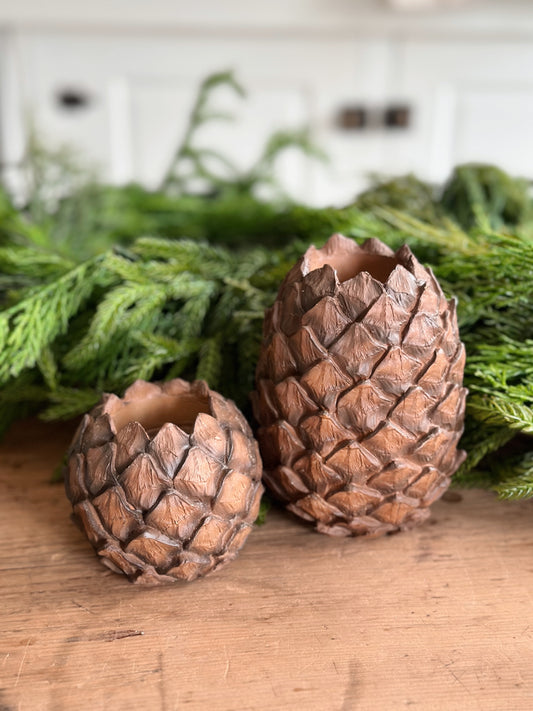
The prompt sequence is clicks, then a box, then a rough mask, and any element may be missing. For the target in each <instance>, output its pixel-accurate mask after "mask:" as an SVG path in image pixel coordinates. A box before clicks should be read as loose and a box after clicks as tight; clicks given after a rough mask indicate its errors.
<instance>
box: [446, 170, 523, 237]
mask: <svg viewBox="0 0 533 711" xmlns="http://www.w3.org/2000/svg"><path fill="white" fill-rule="evenodd" d="M530 188H531V183H530V181H528V180H525V179H523V178H514V177H511V176H510V175H508V174H507V173H505V172H504V171H503V170H501V169H500V168H497V167H496V166H493V165H483V164H476V163H468V164H466V165H460V166H458V167H457V168H456V169H455V170H454V171H453V173H452V175H451V177H450V179H449V180H448V182H447V183H446V185H445V186H444V190H443V193H442V198H441V200H440V203H441V205H442V208H443V209H444V210H445V211H446V212H447V213H448V214H449V215H450V216H451V217H453V219H454V220H456V221H457V222H458V223H459V224H460V225H462V226H463V227H464V228H466V229H468V228H470V227H474V226H475V225H477V224H479V223H480V222H481V223H483V222H484V223H485V224H486V225H488V226H489V227H491V228H492V229H502V228H503V227H505V226H510V227H516V226H518V225H523V226H524V225H526V224H527V223H529V222H531V221H533V209H532V208H533V205H532V202H531V194H530V193H531V191H530Z"/></svg>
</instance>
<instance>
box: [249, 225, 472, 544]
mask: <svg viewBox="0 0 533 711" xmlns="http://www.w3.org/2000/svg"><path fill="white" fill-rule="evenodd" d="M263 336H264V340H263V345H262V351H261V355H260V359H259V363H258V367H257V379H256V383H257V391H256V392H255V393H254V396H253V403H254V412H255V416H256V419H257V420H258V422H259V425H260V426H259V429H258V433H257V436H258V439H259V444H260V450H261V454H262V457H263V462H264V468H265V471H264V475H263V479H264V481H265V483H266V485H267V487H268V488H269V489H270V491H271V492H272V493H273V494H274V495H275V496H276V497H277V498H278V499H280V500H281V501H282V502H284V503H285V504H286V506H287V508H288V509H289V510H290V511H291V512H293V513H294V514H296V515H298V516H300V517H301V518H303V519H305V520H307V521H311V522H313V523H314V524H315V525H316V528H317V530H318V531H320V532H322V533H327V534H330V535H338V536H348V535H354V536H355V535H367V536H375V535H380V534H384V533H391V532H394V531H397V530H401V529H405V528H409V527H411V526H414V525H416V524H418V523H420V522H422V521H424V520H425V519H426V518H427V517H428V515H429V509H428V507H429V505H430V504H431V503H432V502H433V501H435V500H436V499H438V498H439V497H440V496H441V495H442V494H443V493H444V491H445V490H446V488H447V487H448V485H449V483H450V479H451V476H452V474H453V473H454V472H455V471H456V469H457V467H458V466H459V465H460V463H461V462H462V461H463V459H464V457H465V453H464V452H462V451H458V450H457V443H458V441H459V439H460V437H461V434H462V431H463V420H464V410H465V397H466V392H467V391H466V389H465V388H463V387H462V381H463V371H464V361H465V351H464V346H463V344H462V343H461V342H460V340H459V334H458V328H457V317H456V312H455V301H453V300H450V301H447V300H446V298H445V297H444V294H443V292H442V289H441V288H440V286H439V284H438V282H437V280H436V279H435V277H434V275H433V273H432V272H431V270H430V269H426V268H424V267H423V266H422V265H421V264H420V263H419V262H418V261H417V260H416V258H415V257H414V256H413V254H412V252H411V251H410V249H409V248H408V247H407V246H403V247H401V248H400V249H399V250H398V251H397V252H393V251H392V250H391V249H390V248H389V247H387V246H386V245H385V244H383V243H382V242H380V241H379V240H375V239H370V240H367V241H366V242H365V243H364V244H363V245H362V246H358V245H357V244H356V243H355V242H353V241H352V240H350V239H347V238H345V237H343V236H342V235H333V236H332V237H331V238H330V239H329V241H328V242H327V243H326V245H325V246H324V247H323V248H321V249H316V248H315V247H310V248H309V249H308V250H307V252H306V253H305V254H304V256H303V257H302V258H301V259H300V261H299V262H298V263H297V264H296V265H295V266H294V267H293V268H292V270H291V271H290V272H289V274H288V275H287V277H286V278H285V281H284V282H283V284H282V286H281V287H280V290H279V293H278V296H277V299H276V301H275V303H274V306H273V307H272V308H271V309H269V310H268V311H267V314H266V316H265V322H264V332H263Z"/></svg>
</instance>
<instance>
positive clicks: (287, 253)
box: [0, 73, 533, 498]
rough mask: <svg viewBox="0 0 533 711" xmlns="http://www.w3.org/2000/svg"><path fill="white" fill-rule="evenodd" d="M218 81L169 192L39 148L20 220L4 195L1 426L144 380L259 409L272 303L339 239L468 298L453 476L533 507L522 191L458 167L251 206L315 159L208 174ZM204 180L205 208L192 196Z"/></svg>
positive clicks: (531, 310)
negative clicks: (313, 203)
mask: <svg viewBox="0 0 533 711" xmlns="http://www.w3.org/2000/svg"><path fill="white" fill-rule="evenodd" d="M223 85H227V86H229V87H230V88H231V89H232V90H233V91H236V92H237V93H240V92H241V89H240V87H239V85H238V84H237V83H236V82H235V80H234V78H233V77H232V75H231V74H229V73H223V74H219V75H214V76H213V77H210V78H208V79H207V80H206V81H205V82H204V84H203V85H202V87H201V89H200V92H199V95H198V99H197V101H196V103H195V106H194V107H193V112H192V114H191V119H190V122H189V126H188V129H187V131H186V133H185V136H184V138H183V141H182V143H181V144H180V147H179V148H178V150H177V152H176V156H175V158H174V160H173V161H172V162H171V165H170V166H169V171H168V174H167V176H166V178H165V181H164V185H163V188H164V189H162V190H158V191H148V190H145V189H144V188H142V187H141V186H139V185H127V186H123V187H111V186H106V185H101V184H98V183H97V182H95V181H92V180H87V178H86V176H85V178H84V177H83V175H82V174H81V173H80V171H79V170H78V169H77V168H76V166H75V164H74V163H73V161H72V160H71V157H70V156H69V155H66V154H64V153H61V154H55V155H53V156H52V160H51V157H50V154H49V153H48V154H47V153H46V152H45V151H43V150H42V148H41V147H39V146H38V145H34V155H33V156H32V157H30V158H31V159H30V160H29V163H28V171H29V175H30V176H31V179H30V180H29V188H30V189H29V193H28V200H27V204H26V205H25V207H24V208H22V209H20V210H19V209H17V208H16V207H15V206H14V201H13V200H12V199H11V198H10V196H9V195H8V193H7V192H6V191H2V190H0V345H1V348H0V430H4V429H5V428H6V427H7V426H8V425H9V424H10V422H12V420H13V419H14V418H15V417H18V416H22V415H24V414H27V413H31V412H39V413H40V415H41V416H42V417H43V418H45V419H61V418H68V417H72V416H74V415H78V414H80V413H82V412H85V411H86V410H87V409H89V408H90V407H91V406H92V405H93V404H94V403H95V402H96V401H97V400H98V399H99V397H100V394H101V392H102V390H107V391H112V392H117V393H120V392H121V391H123V390H124V389H125V388H126V387H127V386H128V385H129V384H130V383H131V382H132V381H133V380H135V379H136V378H145V379H165V378H171V377H177V376H181V377H185V378H190V379H192V378H195V377H200V378H205V379H206V380H207V381H208V382H209V384H210V386H211V387H213V388H216V389H218V390H220V392H222V393H223V394H224V395H226V396H229V397H232V398H234V399H235V400H236V401H237V403H238V404H239V405H240V406H241V407H242V408H244V411H245V412H246V413H248V414H249V406H248V395H249V392H250V390H251V389H252V388H253V378H254V370H255V364H256V361H257V356H258V351H259V346H260V340H261V329H262V320H263V314H264V310H265V308H266V307H268V306H269V305H270V304H271V303H272V301H273V299H274V297H275V294H276V292H277V290H278V287H279V285H280V282H281V280H282V279H283V277H284V275H285V273H286V272H287V270H288V269H289V268H290V266H291V265H292V264H293V263H294V261H295V260H296V259H297V258H298V257H299V256H300V255H301V253H302V252H303V251H304V250H305V248H306V247H307V246H308V245H309V244H311V243H314V244H317V245H319V244H321V243H322V242H324V241H325V240H326V239H327V238H328V237H329V236H330V235H331V234H332V233H333V232H343V233H344V234H346V235H348V236H350V237H353V238H354V239H357V240H364V239H367V238H368V237H377V238H379V239H381V240H383V241H385V242H387V243H388V244H389V245H391V246H392V247H394V248H396V247H399V246H400V245H401V244H402V243H404V242H407V243H409V244H410V246H411V247H412V248H413V249H414V250H415V252H416V254H417V256H418V257H419V258H420V259H421V260H422V261H425V262H426V263H428V264H430V265H431V266H432V268H433V269H434V271H435V273H436V275H437V277H438V278H439V280H440V282H441V283H442V284H443V287H444V288H445V290H446V291H447V293H448V294H449V295H450V296H452V295H453V296H456V297H457V298H458V316H459V322H460V328H461V335H462V338H463V340H464V342H465V345H466V349H467V364H466V371H465V384H466V385H467V387H468V388H469V390H470V397H469V399H468V403H467V419H466V431H465V435H464V438H463V441H462V442H463V446H464V447H465V449H466V450H467V451H468V458H467V460H466V462H465V463H464V465H463V466H462V467H461V470H460V472H459V473H458V476H457V481H458V482H459V483H461V484H462V485H483V486H487V487H491V488H495V489H496V490H497V491H498V493H499V494H500V496H502V497H503V498H519V497H524V496H531V495H533V483H532V482H533V473H532V470H533V464H532V462H533V446H532V443H533V440H532V438H531V435H532V434H533V239H532V237H533V231H532V226H533V219H532V218H531V216H532V214H533V212H532V210H533V208H532V201H531V198H530V195H529V186H528V185H527V183H526V182H525V181H523V180H517V179H514V178H511V177H510V176H507V175H506V174H505V173H503V172H502V171H500V170H499V169H497V168H494V167H491V166H462V167H461V166H460V167H458V168H457V169H456V170H455V171H454V174H453V176H452V178H451V179H450V181H449V182H448V184H447V185H446V187H445V189H444V190H442V189H439V187H438V186H431V185H427V184H426V183H423V182H422V181H420V180H418V179H416V178H415V177H413V176H405V177H400V178H396V179H393V180H388V181H384V182H381V183H377V184H375V185H374V187H373V188H372V189H371V190H369V191H366V192H365V193H363V194H362V195H361V196H360V197H359V198H358V200H357V201H356V203H355V204H353V205H349V206H347V207H345V208H341V209H337V208H313V207H309V206H305V205H297V204H293V203H291V202H290V201H288V200H286V199H285V200H283V199H278V200H277V201H265V200H259V199H258V198H257V197H256V189H257V188H258V186H259V187H260V186H265V185H272V166H273V164H274V161H275V160H276V158H277V156H278V155H279V153H280V152H281V151H283V150H286V149H287V148H290V147H297V148H298V149H303V150H305V151H306V152H307V153H310V154H314V153H316V150H315V148H314V147H313V145H312V143H311V142H310V141H309V136H308V134H307V133H306V132H305V131H302V132H296V133H294V132H281V133H278V134H275V135H274V136H273V137H272V138H271V139H270V141H269V142H268V143H267V145H266V146H265V149H264V151H263V153H262V156H260V158H259V160H258V162H257V164H256V165H255V166H253V167H252V168H251V169H250V170H249V171H247V172H245V173H239V172H238V171H236V170H232V168H231V166H230V164H229V162H228V161H225V160H224V159H223V158H221V159H220V160H219V162H218V165H219V167H220V166H223V167H224V170H225V172H224V171H222V172H216V173H215V172H214V171H212V169H211V167H210V166H211V165H212V159H213V158H214V156H213V153H212V152H210V151H206V150H205V149H203V148H199V147H198V143H197V134H196V130H197V128H198V127H199V126H202V125H204V124H205V122H206V121H211V120H215V119H217V120H218V119H220V118H222V117H221V116H218V115H214V112H213V110H212V108H211V105H210V95H211V91H214V90H215V89H217V88H218V87H220V86H223ZM50 162H51V163H52V165H50V164H49V163H50ZM56 164H57V165H56ZM191 166H192V172H187V170H189V169H191ZM199 177H203V179H204V180H205V181H206V184H207V185H208V187H209V196H208V197H207V196H200V195H194V194H192V184H193V183H194V182H195V181H196V179H197V178H199Z"/></svg>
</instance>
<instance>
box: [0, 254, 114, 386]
mask: <svg viewBox="0 0 533 711" xmlns="http://www.w3.org/2000/svg"><path fill="white" fill-rule="evenodd" d="M103 261H104V260H103V258H102V257H96V258H94V259H92V260H89V261H87V262H85V263H84V264H81V265H79V266H77V267H74V268H73V269H71V270H70V271H69V272H67V273H66V274H63V275H62V276H60V277H59V278H58V279H56V280H55V281H53V282H50V283H49V284H45V285H44V286H41V287H38V288H36V289H34V290H33V291H32V292H31V293H30V294H29V295H27V296H26V297H25V298H23V299H22V300H21V301H19V302H18V303H16V304H14V305H13V306H11V307H10V308H8V309H5V310H4V311H2V312H0V383H5V382H6V381H7V380H8V379H9V378H10V377H16V376H17V375H19V374H20V373H21V372H22V371H23V370H24V369H25V368H31V367H32V366H34V365H35V363H36V362H37V360H38V359H39V357H40V356H41V354H42V352H43V350H44V349H45V348H46V346H48V345H49V344H50V343H52V341H53V340H54V339H55V338H56V337H57V336H58V335H60V334H64V333H65V332H66V331H67V328H68V323H69V321H70V319H71V318H72V317H73V316H74V315H75V314H77V313H78V311H79V310H80V308H81V307H82V306H83V304H84V303H85V302H86V300H87V299H88V298H89V297H90V296H91V294H92V293H93V291H94V289H95V287H96V285H97V284H98V283H99V282H100V280H101V275H102V264H103Z"/></svg>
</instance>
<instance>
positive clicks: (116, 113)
mask: <svg viewBox="0 0 533 711" xmlns="http://www.w3.org/2000/svg"><path fill="white" fill-rule="evenodd" d="M255 34H256V36H253V37H251V38H250V36H249V34H247V35H246V36H243V35H240V34H235V36H232V35H231V34H230V33H228V34H227V35H226V34H224V35H223V36H219V35H211V36H205V35H202V34H197V35H196V34H194V35H191V34H187V35H181V34H179V33H176V34H171V35H165V34H160V35H135V36H133V35H129V34H123V35H119V34H117V35H114V34H108V35H106V34H102V33H100V34H98V35H97V34H94V35H92V34H90V33H83V34H82V33H78V34H76V33H72V32H70V33H60V32H55V33H52V32H33V33H32V32H29V31H28V32H25V33H24V34H22V35H21V36H20V38H19V56H20V57H21V73H22V77H23V85H24V97H25V105H26V109H27V111H28V115H29V116H31V117H32V120H33V121H34V123H35V125H36V126H37V128H38V130H39V132H40V133H41V134H42V136H43V138H44V139H45V140H46V141H49V142H51V143H55V144H57V143H70V144H72V145H74V146H76V147H78V148H79V150H80V152H81V153H82V154H83V155H85V156H86V157H88V158H89V160H90V161H91V162H93V163H94V164H95V165H96V166H97V167H98V169H99V170H100V172H101V175H103V177H104V178H107V179H110V180H113V181H115V182H123V181H127V180H140V181H142V182H144V183H145V184H146V185H149V186H152V187H153V186H156V185H157V184H158V183H159V182H160V180H161V178H162V176H163V174H164V172H165V169H166V168H167V166H168V164H169V162H170V160H171V157H172V154H173V152H174V150H175V148H176V145H177V143H178V141H179V138H180V137H181V135H182V133H183V130H184V128H185V123H186V120H187V116H188V112H189V109H190V107H191V104H192V101H193V99H194V96H195V92H196V89H197V86H198V84H199V82H200V80H201V79H202V78H203V77H205V76H206V75H207V74H209V73H212V72H214V71H220V70H225V69H234V70H235V73H236V76H237V78H238V79H239V80H240V81H241V83H242V84H243V85H244V86H245V87H246V88H247V89H248V97H247V99H246V100H244V101H243V100H241V99H239V98H238V97H237V96H235V95H232V94H231V92H227V91H226V92H224V91H219V92H218V93H217V94H216V95H215V96H216V101H217V102H218V104H219V105H220V106H221V107H222V108H224V109H229V110H231V111H233V112H234V113H235V114H236V115H237V116H238V117H239V120H238V121H236V122H235V123H222V122H220V123H217V124H213V125H210V126H206V128H205V129H203V130H202V133H201V134H200V136H199V139H201V141H202V143H203V144H204V145H206V146H208V147H212V148H215V149H217V150H219V151H220V152H222V153H225V154H227V155H228V157H230V158H231V159H232V160H233V161H235V162H236V163H237V164H239V165H240V166H241V167H243V168H245V167H248V166H251V165H252V163H253V162H254V160H255V159H256V158H257V157H258V155H259V153H260V151H261V148H262V146H263V145H264V142H265V140H266V138H267V137H268V136H269V135H270V134H271V133H272V131H274V130H276V129H281V128H298V127H302V126H305V125H308V126H310V127H311V129H312V132H313V135H314V137H315V139H316V141H317V142H318V143H319V144H320V145H322V146H323V148H324V149H325V151H326V152H327V153H328V154H329V155H330V156H331V161H330V163H329V164H327V165H321V164H318V163H316V162H315V161H312V162H311V161H309V160H308V159H305V158H303V157H302V155H301V154H298V152H296V151H294V152H288V154H287V155H286V156H285V157H284V158H283V159H282V160H281V161H280V165H279V171H278V172H279V174H280V176H281V180H282V182H283V184H284V186H285V187H286V188H287V190H288V191H289V193H290V194H291V195H292V196H293V197H295V198H298V199H302V200H307V201H310V202H315V203H318V204H326V203H328V202H332V201H335V202H338V203H339V202H340V203H342V202H344V201H348V200H350V199H351V198H353V196H354V195H355V193H356V192H357V191H358V190H360V189H361V187H363V185H364V184H365V181H366V175H367V173H368V172H371V171H375V170H379V169H380V167H381V162H382V158H383V151H382V136H380V135H378V134H376V133H369V132H357V131H355V132H354V131H351V132H346V131H343V130H342V129H339V127H338V125H337V121H336V118H337V112H338V110H339V108H340V107H341V106H343V105H345V104H351V105H353V104H354V103H357V104H359V103H363V104H364V103H365V102H370V103H371V104H375V103H379V102H381V101H383V99H384V91H385V80H386V75H387V71H386V63H387V49H386V44H385V42H384V41H381V40H369V41H357V40H354V39H352V38H344V39H329V38H325V39H321V38H319V37H316V36H311V37H307V38H298V37H297V36H296V37H295V36H290V35H287V36H279V35H269V34H268V33H266V34H264V35H263V34H262V33H260V32H256V33H255ZM65 92H66V94H67V99H68V97H69V92H70V93H71V94H74V95H75V94H76V92H78V93H79V94H80V95H83V96H85V97H86V99H87V101H86V104H85V105H84V106H77V107H76V106H72V105H71V106H70V108H68V107H66V106H64V105H62V103H61V96H63V101H64V99H65ZM68 103H69V102H68V100H67V104H68ZM74 103H75V102H74ZM71 104H72V101H71Z"/></svg>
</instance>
